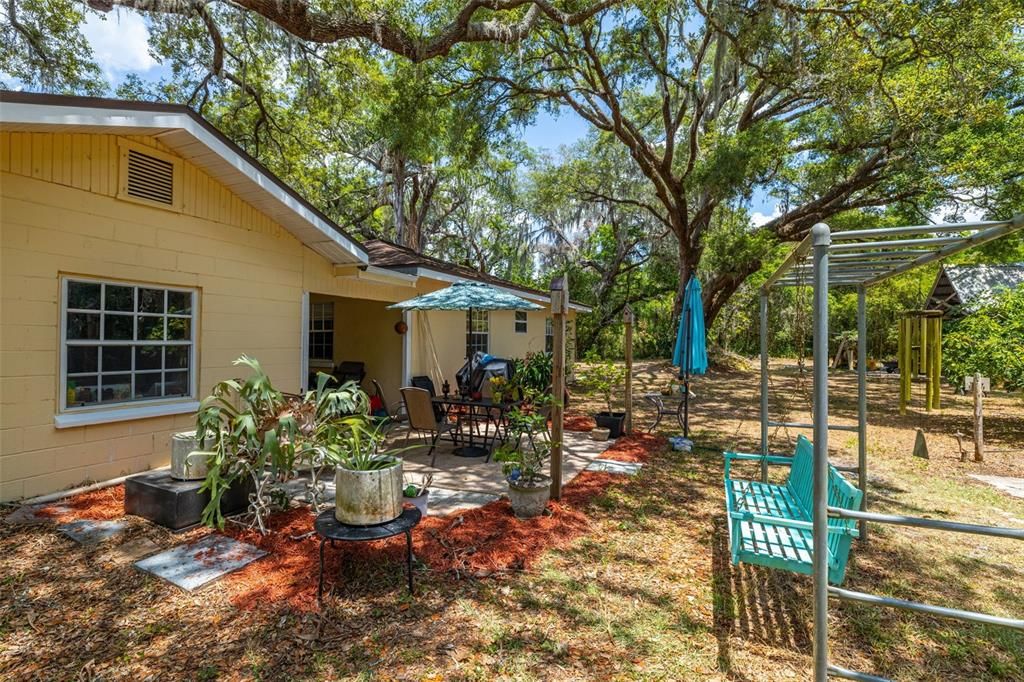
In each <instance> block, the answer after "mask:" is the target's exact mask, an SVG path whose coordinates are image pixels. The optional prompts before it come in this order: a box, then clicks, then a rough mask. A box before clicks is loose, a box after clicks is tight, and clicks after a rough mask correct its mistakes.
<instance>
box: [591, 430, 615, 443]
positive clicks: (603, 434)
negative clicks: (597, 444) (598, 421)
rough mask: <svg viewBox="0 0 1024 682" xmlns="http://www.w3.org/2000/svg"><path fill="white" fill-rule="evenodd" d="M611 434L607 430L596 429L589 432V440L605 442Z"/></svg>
mask: <svg viewBox="0 0 1024 682" xmlns="http://www.w3.org/2000/svg"><path fill="white" fill-rule="evenodd" d="M610 435H611V432H610V431H609V430H608V429H602V428H596V429H591V430H590V440H596V441H606V440H608V436H610Z"/></svg>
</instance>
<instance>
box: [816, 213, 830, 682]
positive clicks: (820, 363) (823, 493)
mask: <svg viewBox="0 0 1024 682" xmlns="http://www.w3.org/2000/svg"><path fill="white" fill-rule="evenodd" d="M811 236H812V240H813V241H812V244H813V249H814V250H813V256H812V258H813V262H814V271H813V272H814V275H813V277H814V299H813V307H814V402H813V405H812V408H813V411H814V418H813V421H814V487H813V494H814V496H813V510H812V515H811V520H812V522H813V525H812V535H813V543H814V556H813V562H814V564H813V567H814V680H815V682H828V365H829V362H828V360H829V358H828V250H829V245H830V244H831V242H832V240H831V236H830V233H829V229H828V225H825V224H824V223H818V224H817V225H815V226H814V227H812V228H811Z"/></svg>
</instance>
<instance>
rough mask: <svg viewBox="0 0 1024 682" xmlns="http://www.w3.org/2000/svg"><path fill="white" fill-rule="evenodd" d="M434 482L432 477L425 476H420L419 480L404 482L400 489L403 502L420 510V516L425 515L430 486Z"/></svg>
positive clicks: (431, 475) (429, 475)
mask: <svg viewBox="0 0 1024 682" xmlns="http://www.w3.org/2000/svg"><path fill="white" fill-rule="evenodd" d="M433 482H434V475H433V474H427V475H426V476H420V477H419V480H408V479H407V480H406V483H405V487H404V488H403V489H402V497H403V498H404V500H403V501H405V502H408V503H409V504H411V505H412V506H414V507H416V508H417V509H419V510H420V514H422V515H423V516H426V515H427V502H428V501H429V499H430V484H431V483H433Z"/></svg>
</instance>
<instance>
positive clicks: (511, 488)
mask: <svg viewBox="0 0 1024 682" xmlns="http://www.w3.org/2000/svg"><path fill="white" fill-rule="evenodd" d="M550 499H551V478H550V477H548V476H544V477H543V478H542V479H541V481H538V482H537V483H536V484H534V485H521V484H517V483H512V482H511V481H509V484H508V501H509V502H511V503H512V511H513V512H515V515H516V516H517V517H519V518H521V519H532V518H533V517H535V516H540V515H541V514H543V513H544V510H545V509H547V506H548V500H550Z"/></svg>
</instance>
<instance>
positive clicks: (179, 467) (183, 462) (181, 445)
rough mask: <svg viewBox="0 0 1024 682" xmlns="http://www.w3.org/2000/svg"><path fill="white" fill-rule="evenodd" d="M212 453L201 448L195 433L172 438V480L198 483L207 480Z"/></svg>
mask: <svg viewBox="0 0 1024 682" xmlns="http://www.w3.org/2000/svg"><path fill="white" fill-rule="evenodd" d="M211 454H212V453H209V452H204V451H203V450H201V449H200V447H199V440H198V439H197V438H196V432H195V431H184V432H182V433H176V434H174V435H173V436H171V478H176V479H178V480H179V481H198V480H201V479H204V478H206V461H207V459H208V458H209V457H210V455H211Z"/></svg>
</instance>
